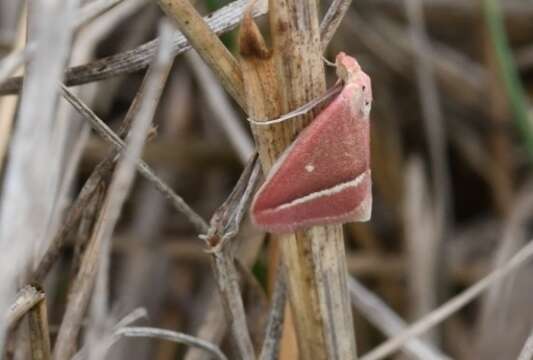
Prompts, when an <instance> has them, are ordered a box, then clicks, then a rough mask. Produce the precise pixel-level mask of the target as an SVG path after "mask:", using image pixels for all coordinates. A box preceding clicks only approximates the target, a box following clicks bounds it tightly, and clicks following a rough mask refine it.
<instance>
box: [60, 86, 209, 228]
mask: <svg viewBox="0 0 533 360" xmlns="http://www.w3.org/2000/svg"><path fill="white" fill-rule="evenodd" d="M61 91H62V95H63V97H64V98H65V100H67V101H68V102H69V103H70V104H71V105H72V106H73V107H74V108H75V109H76V110H77V111H79V112H80V114H82V115H83V116H84V118H85V119H86V120H88V121H90V123H91V125H92V127H93V128H94V129H95V130H96V131H97V132H98V133H99V134H100V135H101V136H102V138H103V139H105V140H106V141H107V142H109V143H110V144H112V145H113V146H114V147H116V148H117V149H120V150H121V151H123V150H124V149H125V146H126V145H125V144H124V142H123V141H122V140H121V139H120V137H119V136H117V134H115V132H113V130H111V129H110V128H109V126H107V125H106V124H105V123H104V122H103V121H102V120H101V119H100V118H99V117H98V116H97V115H96V114H95V113H94V112H93V111H92V110H91V109H89V108H88V107H87V106H86V105H85V104H84V103H83V102H82V101H81V100H80V99H78V98H77V97H76V96H75V95H74V94H73V93H72V92H70V90H68V89H67V88H66V87H65V86H64V85H62V87H61ZM137 169H138V170H139V172H140V173H141V175H143V176H144V177H145V178H146V179H147V180H149V181H150V182H152V183H153V184H154V186H155V187H156V189H157V190H158V191H160V192H161V193H162V194H163V195H164V196H165V198H166V199H168V200H169V201H170V202H171V204H172V205H173V206H174V208H175V209H176V210H177V211H179V212H181V213H183V214H184V215H185V216H186V217H187V219H188V220H189V221H190V222H191V223H192V224H193V225H194V226H195V228H196V229H197V230H199V232H205V231H206V230H207V228H208V226H207V223H206V222H205V221H204V220H203V219H202V218H201V216H200V215H198V214H197V213H196V212H195V211H194V210H192V209H191V208H190V207H189V205H187V203H186V202H185V201H184V200H183V199H182V198H181V197H180V196H178V195H177V194H176V193H175V192H174V191H173V190H172V188H170V186H168V185H167V184H166V183H165V182H164V181H163V180H161V179H160V178H159V177H158V176H157V175H155V174H154V171H153V170H152V168H151V167H150V166H149V165H148V164H146V163H145V162H144V161H142V160H139V161H138V163H137Z"/></svg>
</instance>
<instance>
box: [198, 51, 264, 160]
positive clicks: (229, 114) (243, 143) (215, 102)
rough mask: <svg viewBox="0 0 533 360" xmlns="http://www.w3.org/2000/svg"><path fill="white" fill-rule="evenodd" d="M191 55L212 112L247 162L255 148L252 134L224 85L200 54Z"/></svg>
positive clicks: (242, 158)
mask: <svg viewBox="0 0 533 360" xmlns="http://www.w3.org/2000/svg"><path fill="white" fill-rule="evenodd" d="M189 55H190V57H189V60H190V61H189V63H190V64H191V66H192V68H193V70H194V72H195V74H196V76H197V77H198V78H199V80H200V81H199V82H198V83H199V86H200V87H201V88H202V91H203V93H204V94H205V95H204V96H205V99H206V100H207V103H208V104H209V106H210V107H211V110H212V112H214V113H215V114H213V116H214V118H215V119H216V120H217V121H218V123H219V124H220V126H221V127H222V128H223V129H224V131H225V132H226V135H227V137H228V138H229V140H230V142H231V144H232V145H233V147H234V148H235V151H236V152H237V154H238V155H239V158H240V159H241V161H242V162H243V163H246V162H247V161H248V159H250V156H252V155H253V153H254V152H255V149H254V144H253V141H252V139H251V138H250V135H248V133H247V132H246V130H245V129H244V127H243V126H242V123H241V122H240V119H239V118H240V116H239V115H238V114H237V113H236V111H235V110H234V109H233V107H231V104H230V102H229V100H228V98H227V96H226V94H225V93H224V90H223V88H222V86H221V85H220V83H218V82H217V81H216V78H215V76H214V75H213V74H212V72H211V71H210V70H209V68H208V67H207V65H205V64H203V63H202V60H201V59H200V57H199V56H198V54H196V53H194V52H192V53H190V54H189Z"/></svg>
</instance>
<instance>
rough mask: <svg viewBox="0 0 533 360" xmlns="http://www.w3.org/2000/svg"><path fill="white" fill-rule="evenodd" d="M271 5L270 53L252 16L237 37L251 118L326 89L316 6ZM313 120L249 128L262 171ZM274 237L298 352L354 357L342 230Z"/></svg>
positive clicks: (278, 110)
mask: <svg viewBox="0 0 533 360" xmlns="http://www.w3.org/2000/svg"><path fill="white" fill-rule="evenodd" d="M269 9H270V28H271V35H272V39H273V45H274V49H273V52H270V51H269V50H268V49H267V48H266V46H265V44H264V42H263V39H262V37H261V34H260V33H259V30H258V29H257V27H256V25H255V24H254V22H253V20H252V18H251V17H250V16H245V18H244V19H243V24H242V26H241V34H240V46H241V49H240V51H241V57H242V60H241V70H242V72H243V81H244V89H245V94H246V101H247V106H248V115H249V116H250V117H251V118H252V119H254V120H256V121H261V120H263V121H264V120H268V119H269V118H270V119H271V118H275V117H278V116H279V115H280V114H282V113H287V112H289V111H291V110H293V109H296V108H298V107H299V106H301V105H303V104H305V103H307V102H309V101H310V100H312V99H314V98H316V97H318V96H320V95H322V94H323V93H324V92H325V89H326V86H325V76H324V68H323V65H322V60H321V53H322V50H321V43H320V33H319V26H318V17H317V15H318V14H317V7H316V3H315V2H314V1H306V2H303V1H292V0H289V1H283V0H280V1H277V0H276V1H270V3H269ZM310 74H311V75H310ZM312 117H313V116H312V114H309V115H306V116H302V117H299V119H292V120H291V121H290V122H287V123H281V124H275V125H273V126H268V127H256V126H253V128H252V130H253V133H254V137H255V139H256V144H257V147H258V152H259V156H260V159H261V162H262V165H263V169H264V172H265V173H268V171H269V170H270V168H271V167H272V164H273V163H274V161H275V160H276V159H277V157H279V155H280V154H281V153H282V152H283V150H284V149H285V148H286V147H287V146H288V145H289V144H290V143H291V142H292V141H293V140H294V137H295V136H296V134H297V132H298V131H300V130H302V129H303V127H304V126H305V124H307V123H308V122H309V121H310V120H311V119H312ZM277 238H278V241H279V243H280V246H281V252H282V256H283V259H284V262H285V264H286V267H287V279H288V286H289V295H290V301H291V308H292V311H293V315H294V319H295V324H296V331H297V337H298V342H299V350H300V357H301V358H302V359H355V358H356V357H357V355H356V347H355V332H354V329H353V321H352V314H351V308H350V302H349V298H348V292H347V285H346V263H345V254H344V239H343V234H342V227H341V226H325V227H314V228H311V229H309V230H308V231H300V232H296V233H293V234H286V235H282V236H279V237H277Z"/></svg>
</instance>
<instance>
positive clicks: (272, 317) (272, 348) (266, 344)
mask: <svg viewBox="0 0 533 360" xmlns="http://www.w3.org/2000/svg"><path fill="white" fill-rule="evenodd" d="M286 303H287V278H286V277H285V267H284V265H283V264H279V265H278V269H277V275H276V284H275V286H274V293H273V295H272V306H271V309H270V314H269V316H268V324H267V329H266V334H265V340H264V341H263V347H262V348H261V354H260V355H259V360H275V359H278V358H279V350H280V341H281V335H282V333H283V321H284V315H285V305H286Z"/></svg>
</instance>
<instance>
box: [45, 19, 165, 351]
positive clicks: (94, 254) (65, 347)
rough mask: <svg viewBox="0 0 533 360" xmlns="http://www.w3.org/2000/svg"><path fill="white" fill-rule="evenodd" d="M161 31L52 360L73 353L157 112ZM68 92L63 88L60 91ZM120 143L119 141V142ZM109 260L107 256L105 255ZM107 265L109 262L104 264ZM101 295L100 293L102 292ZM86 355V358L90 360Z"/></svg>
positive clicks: (102, 298)
mask: <svg viewBox="0 0 533 360" xmlns="http://www.w3.org/2000/svg"><path fill="white" fill-rule="evenodd" d="M166 26H167V28H166V29H165V30H164V31H162V36H164V39H165V40H167V41H163V40H162V41H161V48H160V51H159V52H158V56H157V57H156V59H155V62H154V71H153V73H152V75H153V76H152V77H150V79H148V80H147V83H146V89H145V94H144V97H143V99H142V100H141V101H140V105H139V112H138V114H137V116H135V120H134V122H133V125H132V129H131V135H130V138H129V141H128V146H127V147H126V148H125V151H124V153H123V156H122V158H121V161H120V162H119V163H118V165H117V169H116V171H115V173H114V176H113V179H112V181H111V184H110V186H109V190H108V192H107V196H106V199H105V201H104V204H103V206H102V208H101V210H100V213H99V216H98V220H97V222H96V224H95V227H94V229H93V234H92V237H91V239H90V240H89V244H88V246H87V250H86V251H85V254H84V255H83V259H82V262H81V266H80V270H79V272H78V274H77V277H76V281H75V282H74V286H73V287H72V289H71V290H70V294H69V306H67V309H66V311H65V315H64V317H63V322H62V324H61V327H60V329H59V333H58V336H57V341H56V346H55V348H54V358H56V359H69V358H70V357H71V356H72V355H73V354H74V351H75V343H76V341H75V339H76V337H77V334H78V332H79V328H80V325H81V320H82V316H83V314H84V312H85V307H86V305H87V303H88V301H89V295H90V292H91V289H92V288H93V284H94V281H95V276H96V273H97V270H98V267H99V264H101V263H102V261H105V260H103V259H102V256H105V253H103V250H105V248H106V247H108V245H107V243H109V241H110V237H111V235H112V232H113V230H114V228H115V226H116V223H117V221H118V218H119V215H120V212H121V209H122V206H123V203H124V201H125V199H126V196H127V195H128V193H129V189H130V187H131V184H132V181H133V176H134V170H135V166H136V163H137V161H138V158H139V157H140V154H141V151H142V147H143V145H144V142H145V140H146V136H147V134H148V130H149V129H150V127H151V122H152V118H153V115H154V112H155V109H156V105H157V99H158V98H159V94H158V93H159V92H160V91H161V85H160V82H159V81H160V77H161V74H164V73H166V72H168V68H169V67H170V65H171V64H172V56H171V52H170V49H169V44H170V41H168V40H170V25H166ZM63 89H64V90H65V91H68V90H67V89H66V88H63ZM119 140H120V138H119ZM108 256H109V255H108ZM107 261H109V260H107ZM103 267H104V268H102V267H100V272H104V274H103V276H107V273H108V269H107V268H105V262H104V266H103ZM106 282H107V281H105V280H104V284H100V285H99V286H97V289H98V288H100V289H102V290H103V292H104V294H102V293H99V294H97V295H99V296H98V298H97V301H98V302H99V304H97V305H96V310H95V311H94V313H96V316H95V321H96V322H97V323H103V322H104V320H105V317H106V315H107V311H108V310H107V308H108V305H107V301H108V300H107V288H108V284H107V283H106ZM101 292H102V291H101ZM91 355H94V354H90V353H89V357H90V358H91Z"/></svg>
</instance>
